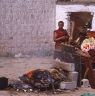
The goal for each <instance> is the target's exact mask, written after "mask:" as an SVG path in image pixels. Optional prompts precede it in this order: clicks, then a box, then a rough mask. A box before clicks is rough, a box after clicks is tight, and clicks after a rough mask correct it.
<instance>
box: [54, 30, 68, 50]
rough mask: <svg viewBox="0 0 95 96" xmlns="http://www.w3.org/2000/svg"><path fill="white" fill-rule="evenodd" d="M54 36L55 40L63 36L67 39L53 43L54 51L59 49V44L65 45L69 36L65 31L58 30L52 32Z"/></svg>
mask: <svg viewBox="0 0 95 96" xmlns="http://www.w3.org/2000/svg"><path fill="white" fill-rule="evenodd" d="M54 34H55V38H56V39H58V38H60V37H63V36H67V37H68V38H66V39H61V40H58V41H55V40H54V41H55V49H61V43H65V42H67V41H68V39H69V35H68V33H67V31H66V30H65V29H61V30H60V29H58V30H55V31H54Z"/></svg>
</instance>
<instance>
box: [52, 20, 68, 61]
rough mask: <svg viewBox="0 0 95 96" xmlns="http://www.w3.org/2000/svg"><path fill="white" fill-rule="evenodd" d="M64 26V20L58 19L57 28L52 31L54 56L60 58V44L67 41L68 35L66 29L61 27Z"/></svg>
mask: <svg viewBox="0 0 95 96" xmlns="http://www.w3.org/2000/svg"><path fill="white" fill-rule="evenodd" d="M63 27H64V22H63V21H59V22H58V29H57V30H55V31H54V35H53V36H54V37H53V39H54V42H55V53H54V58H55V59H56V58H59V59H60V60H61V59H62V56H63V55H62V52H61V51H62V50H61V48H62V47H61V44H62V43H67V42H68V40H69V35H68V33H67V31H66V30H65V29H64V28H63Z"/></svg>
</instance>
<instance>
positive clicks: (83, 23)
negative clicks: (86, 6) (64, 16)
mask: <svg viewBox="0 0 95 96" xmlns="http://www.w3.org/2000/svg"><path fill="white" fill-rule="evenodd" d="M92 18H93V15H91V12H71V13H70V36H71V38H72V40H76V39H77V38H78V37H79V33H80V32H82V31H83V30H84V29H85V28H86V29H91V28H92Z"/></svg>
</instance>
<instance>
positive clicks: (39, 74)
mask: <svg viewBox="0 0 95 96" xmlns="http://www.w3.org/2000/svg"><path fill="white" fill-rule="evenodd" d="M67 75H68V71H65V70H63V69H61V68H60V69H59V68H52V69H49V70H45V69H36V70H33V71H30V72H28V73H25V74H23V75H22V76H20V77H19V79H20V81H19V82H15V83H13V84H12V83H11V84H10V86H11V87H13V88H14V89H16V90H17V91H19V90H23V91H25V92H26V91H33V90H40V91H46V90H52V91H53V92H55V89H59V88H60V82H62V81H68V76H67Z"/></svg>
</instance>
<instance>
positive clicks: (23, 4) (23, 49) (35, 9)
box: [0, 0, 56, 56]
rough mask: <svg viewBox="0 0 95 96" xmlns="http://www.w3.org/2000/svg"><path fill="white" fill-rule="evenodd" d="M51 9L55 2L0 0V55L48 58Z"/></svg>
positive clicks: (53, 12) (49, 51)
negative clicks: (19, 54) (29, 55)
mask: <svg viewBox="0 0 95 96" xmlns="http://www.w3.org/2000/svg"><path fill="white" fill-rule="evenodd" d="M55 8H56V3H55V0H0V55H2V56H4V55H7V54H18V53H22V54H31V55H35V56H49V55H51V54H52V52H53V45H52V42H53V40H52V39H53V30H54V29H55Z"/></svg>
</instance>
